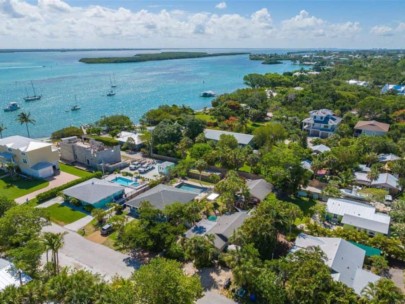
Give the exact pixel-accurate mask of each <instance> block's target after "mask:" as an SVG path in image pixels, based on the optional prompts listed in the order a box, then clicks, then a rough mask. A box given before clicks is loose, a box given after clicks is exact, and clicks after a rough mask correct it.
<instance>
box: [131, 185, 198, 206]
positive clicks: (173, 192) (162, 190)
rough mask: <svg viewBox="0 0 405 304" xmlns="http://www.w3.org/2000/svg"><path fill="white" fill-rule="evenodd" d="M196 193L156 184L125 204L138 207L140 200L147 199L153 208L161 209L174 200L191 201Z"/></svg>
mask: <svg viewBox="0 0 405 304" xmlns="http://www.w3.org/2000/svg"><path fill="white" fill-rule="evenodd" d="M197 195H198V193H195V192H191V191H186V190H183V189H179V188H175V187H171V186H167V185H158V186H156V187H154V188H152V189H150V190H148V191H146V192H144V193H142V194H140V195H138V196H137V197H135V198H134V199H131V200H130V201H128V202H126V203H125V204H126V205H128V206H130V207H134V208H139V206H140V204H141V203H142V202H145V201H148V202H149V203H151V204H152V205H153V206H154V207H155V208H158V209H160V210H163V209H164V208H165V207H166V206H168V205H171V204H173V203H175V202H179V203H188V202H190V201H192V200H193V199H194V198H195V197H196V196H197Z"/></svg>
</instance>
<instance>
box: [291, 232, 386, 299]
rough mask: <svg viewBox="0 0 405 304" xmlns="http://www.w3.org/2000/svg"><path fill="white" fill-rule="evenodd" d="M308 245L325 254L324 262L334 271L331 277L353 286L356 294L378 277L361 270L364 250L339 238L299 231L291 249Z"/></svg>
mask: <svg viewBox="0 0 405 304" xmlns="http://www.w3.org/2000/svg"><path fill="white" fill-rule="evenodd" d="M308 247H319V248H320V249H321V250H322V251H323V252H324V253H325V255H326V261H325V264H326V265H328V267H329V268H331V269H332V270H333V271H334V272H335V273H333V274H332V278H333V279H334V280H336V281H339V282H342V283H344V284H345V285H347V286H349V287H351V288H353V289H354V290H355V292H356V293H357V294H360V293H361V290H362V289H363V288H364V287H365V286H367V284H368V283H369V282H375V281H377V280H378V279H380V277H379V276H376V275H374V274H372V273H370V272H368V271H365V270H363V263H364V258H365V255H366V252H365V250H363V249H361V248H359V247H357V246H355V245H353V244H351V243H349V242H347V241H345V240H343V239H341V238H325V237H315V236H311V235H307V234H303V233H301V234H300V235H299V236H298V237H297V239H296V241H295V246H294V247H293V249H292V251H293V252H295V251H297V250H299V249H301V248H308Z"/></svg>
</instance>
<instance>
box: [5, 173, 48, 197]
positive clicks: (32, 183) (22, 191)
mask: <svg viewBox="0 0 405 304" xmlns="http://www.w3.org/2000/svg"><path fill="white" fill-rule="evenodd" d="M48 185H49V182H48V181H46V180H42V179H31V180H26V179H21V178H19V179H18V180H12V179H11V178H10V177H5V178H2V179H0V195H1V196H5V197H7V198H9V199H15V198H17V197H21V196H23V195H27V194H29V193H31V192H34V191H37V190H39V189H42V188H45V187H47V186H48Z"/></svg>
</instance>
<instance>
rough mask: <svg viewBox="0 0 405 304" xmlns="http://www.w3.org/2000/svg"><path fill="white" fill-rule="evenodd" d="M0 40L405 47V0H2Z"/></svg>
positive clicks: (22, 43) (5, 44) (26, 44)
mask: <svg viewBox="0 0 405 304" xmlns="http://www.w3.org/2000/svg"><path fill="white" fill-rule="evenodd" d="M0 48H362V49H364V48H405V0H379V1H377V0H267V1H254V0H245V1H240V0H228V1H221V0H219V1H211V0H204V1H201V0H200V1H197V0H183V1H168V0H159V1H155V0H148V1H147V0H0Z"/></svg>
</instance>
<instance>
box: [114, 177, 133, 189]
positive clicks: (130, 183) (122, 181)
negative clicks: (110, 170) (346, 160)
mask: <svg viewBox="0 0 405 304" xmlns="http://www.w3.org/2000/svg"><path fill="white" fill-rule="evenodd" d="M112 182H113V183H116V184H119V185H121V186H133V187H136V186H139V183H137V182H134V181H132V180H130V179H128V178H125V177H121V176H119V177H116V178H114V179H113V180H112Z"/></svg>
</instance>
